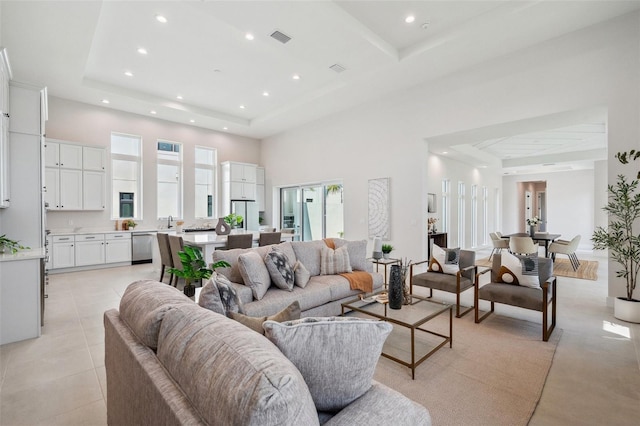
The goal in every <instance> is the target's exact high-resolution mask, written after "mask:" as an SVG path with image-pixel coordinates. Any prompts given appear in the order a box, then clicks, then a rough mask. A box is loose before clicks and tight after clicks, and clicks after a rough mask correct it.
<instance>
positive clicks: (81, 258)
mask: <svg viewBox="0 0 640 426" xmlns="http://www.w3.org/2000/svg"><path fill="white" fill-rule="evenodd" d="M101 263H104V234H88V235H76V265H75V266H86V265H99V264H101Z"/></svg>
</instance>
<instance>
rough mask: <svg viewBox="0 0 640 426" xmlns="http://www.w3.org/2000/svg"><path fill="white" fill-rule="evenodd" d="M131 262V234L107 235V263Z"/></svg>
mask: <svg viewBox="0 0 640 426" xmlns="http://www.w3.org/2000/svg"><path fill="white" fill-rule="evenodd" d="M118 262H131V234H130V233H128V232H123V233H120V234H105V263H118Z"/></svg>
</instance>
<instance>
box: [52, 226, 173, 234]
mask: <svg viewBox="0 0 640 426" xmlns="http://www.w3.org/2000/svg"><path fill="white" fill-rule="evenodd" d="M50 231H51V233H50V234H49V235H85V234H121V233H123V232H128V233H133V232H136V233H137V232H158V231H162V230H161V229H160V230H159V229H157V228H150V227H136V228H135V229H129V230H127V231H116V230H115V229H113V228H60V229H50ZM165 231H166V230H165Z"/></svg>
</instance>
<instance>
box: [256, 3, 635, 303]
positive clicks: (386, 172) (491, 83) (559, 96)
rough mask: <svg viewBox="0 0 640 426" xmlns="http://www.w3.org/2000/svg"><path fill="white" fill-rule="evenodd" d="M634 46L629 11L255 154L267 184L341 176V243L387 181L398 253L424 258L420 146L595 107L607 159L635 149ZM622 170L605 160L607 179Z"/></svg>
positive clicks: (355, 234) (314, 126) (615, 285)
mask: <svg viewBox="0 0 640 426" xmlns="http://www.w3.org/2000/svg"><path fill="white" fill-rule="evenodd" d="M639 42H640V19H639V15H638V14H637V13H634V14H629V15H627V16H624V17H621V18H619V19H616V20H614V21H611V22H608V23H605V24H602V25H598V26H595V27H592V28H588V29H586V30H582V31H579V32H576V33H572V34H569V35H567V36H564V37H561V38H558V39H555V40H551V41H549V42H546V43H543V44H540V45H537V46H533V47H531V48H529V49H526V50H523V51H520V52H518V53H515V54H511V55H508V56H506V57H503V58H500V59H497V60H493V61H490V62H488V63H484V64H480V65H478V66H476V67H474V68H472V69H467V70H465V71H462V72H458V73H454V74H451V75H449V76H447V77H445V78H442V79H440V80H438V81H434V82H431V83H427V84H423V85H421V86H418V87H414V88H412V89H410V90H407V91H404V92H401V93H396V94H394V95H392V96H386V97H382V96H381V97H380V98H378V99H376V100H375V101H373V102H369V103H367V104H364V105H360V106H358V107H357V108H354V109H350V110H347V111H342V112H340V113H337V114H335V115H333V116H331V117H326V118H324V119H322V120H318V121H316V122H313V123H310V124H307V125H304V126H301V127H299V128H296V129H292V130H290V131H287V132H284V133H283V134H280V135H276V136H273V137H270V138H268V139H266V140H265V141H263V146H262V153H261V155H262V157H261V159H262V161H261V162H262V164H263V165H264V166H265V167H266V168H267V170H269V171H270V174H271V175H270V179H268V182H267V186H268V187H269V186H270V185H274V186H278V185H283V184H287V183H297V182H301V181H303V182H304V181H313V180H328V179H334V178H343V181H344V185H345V212H346V213H345V237H346V238H364V237H366V230H367V227H366V220H367V199H366V198H367V179H371V178H376V177H384V176H390V177H391V194H392V211H391V218H392V231H391V232H392V240H393V243H394V245H395V246H396V247H397V255H398V256H407V257H410V258H413V259H417V258H421V257H424V256H425V255H426V250H425V248H426V243H425V240H426V227H425V226H424V225H423V223H424V212H425V211H426V194H427V193H428V192H430V191H429V189H428V188H429V187H430V185H431V183H430V182H429V177H428V162H427V155H426V146H425V145H426V144H424V143H422V141H423V140H428V139H429V137H433V136H438V135H445V134H450V133H455V132H458V131H463V130H470V129H475V128H479V127H486V126H490V125H494V124H500V123H507V122H512V121H517V120H523V119H529V118H534V117H540V116H545V115H548V114H552V113H558V112H565V111H575V110H581V109H584V108H592V107H598V106H599V107H606V108H608V111H609V117H608V133H609V134H608V138H609V152H617V151H620V150H626V149H630V148H636V149H637V148H639V145H640V137H639V136H640V128H639V125H640V124H639V123H640V120H638V118H639V116H640V114H639V113H640V102H639V99H640V97H639V94H640V93H639V90H640V80H639V77H640V72H639V70H640V49H639ZM372 89H373V88H372ZM621 169H622V168H621V167H620V166H619V165H615V164H614V163H613V162H610V163H609V167H608V181H609V182H612V181H613V180H614V179H615V175H616V174H617V173H619V172H620V171H621ZM628 172H629V171H628ZM630 174H631V173H630ZM591 181H593V179H591ZM591 185H592V184H591ZM267 191H269V189H267ZM591 191H593V188H591ZM592 197H593V195H592ZM266 198H267V200H268V201H271V200H272V197H271V196H270V195H269V193H268V192H267V197H266ZM592 203H593V201H592ZM505 205H506V203H505ZM588 210H589V213H588V214H589V216H590V217H591V221H593V215H594V209H593V204H591V205H590V206H589V207H588ZM554 226H555V225H554ZM558 226H561V224H560V223H559V224H558ZM569 231H573V232H578V231H580V232H584V231H582V230H577V229H576V230H574V229H572V228H567V233H568V232H569ZM563 232H564V231H563ZM609 269H610V270H613V269H614V268H609ZM609 281H610V288H609V294H610V295H617V294H622V293H623V287H622V283H621V281H620V280H617V279H615V275H614V274H613V273H611V272H610V276H609Z"/></svg>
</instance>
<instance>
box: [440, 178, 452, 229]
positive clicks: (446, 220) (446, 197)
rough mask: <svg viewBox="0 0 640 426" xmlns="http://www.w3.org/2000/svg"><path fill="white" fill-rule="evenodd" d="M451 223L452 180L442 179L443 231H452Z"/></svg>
mask: <svg viewBox="0 0 640 426" xmlns="http://www.w3.org/2000/svg"><path fill="white" fill-rule="evenodd" d="M450 223H451V182H450V181H449V179H442V232H450V231H451V230H450Z"/></svg>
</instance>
